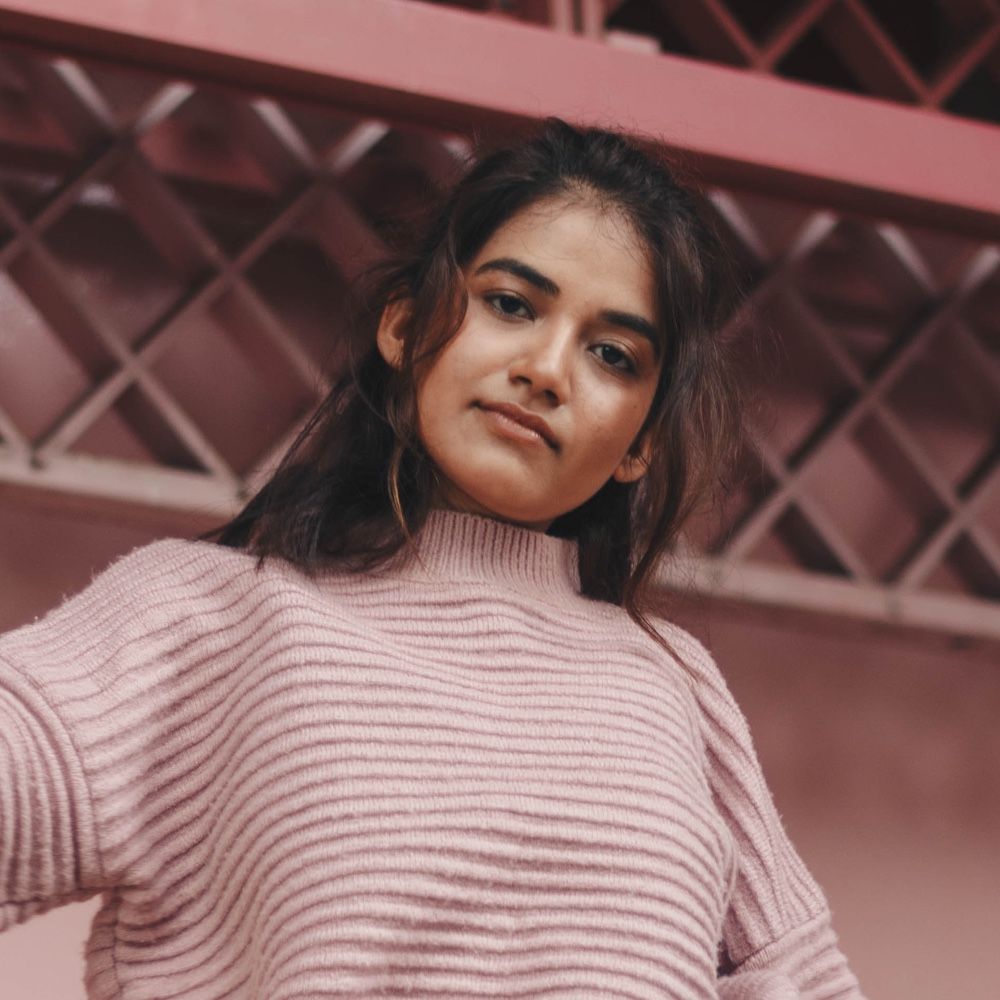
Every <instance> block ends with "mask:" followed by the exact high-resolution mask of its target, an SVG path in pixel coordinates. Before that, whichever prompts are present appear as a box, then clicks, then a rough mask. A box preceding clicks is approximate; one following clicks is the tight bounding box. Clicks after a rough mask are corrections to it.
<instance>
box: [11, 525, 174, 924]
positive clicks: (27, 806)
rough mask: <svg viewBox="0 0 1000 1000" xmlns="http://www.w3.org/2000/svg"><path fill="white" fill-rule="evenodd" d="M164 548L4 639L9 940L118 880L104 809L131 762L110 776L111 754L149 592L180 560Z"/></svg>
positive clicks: (134, 681) (136, 664)
mask: <svg viewBox="0 0 1000 1000" xmlns="http://www.w3.org/2000/svg"><path fill="white" fill-rule="evenodd" d="M165 544H167V543H160V545H159V546H156V547H154V546H149V547H147V548H146V549H144V550H142V549H140V550H136V552H135V553H133V554H131V555H129V556H126V557H125V558H123V559H121V560H119V561H118V562H117V563H115V564H113V565H112V566H111V567H109V568H108V569H106V570H105V571H104V572H103V573H101V574H100V575H99V576H98V577H97V578H96V579H95V580H94V581H93V582H92V583H91V584H90V586H88V587H87V588H85V589H84V590H83V591H81V592H80V593H78V594H76V595H75V596H73V597H71V598H70V599H69V600H67V601H65V602H64V603H63V604H62V605H60V606H59V607H57V608H55V609H53V610H52V611H50V612H49V613H48V614H47V615H46V616H45V617H43V618H41V619H39V620H38V621H36V622H34V623H32V624H30V625H26V626H24V627H23V628H20V629H16V630H14V631H13V632H8V633H6V634H5V635H2V636H0V931H2V930H6V929H7V928H8V927H10V926H11V925H13V924H16V923H20V922H22V921H24V920H27V919H28V918H29V917H31V916H33V915H34V914H37V913H44V912H45V911H47V910H49V909H52V908H53V907H55V906H58V905H60V904H62V903H68V902H72V901H75V900H81V899H85V898H87V897H88V896H92V895H94V894H95V893H97V892H100V891H102V890H104V889H107V888H111V887H112V886H114V885H116V884H118V882H119V878H120V875H121V867H120V865H119V866H118V867H117V868H116V867H115V865H114V864H113V863H112V862H111V861H110V860H109V857H108V856H107V855H108V851H107V850H105V851H104V855H103V856H102V843H101V837H102V835H103V834H102V831H103V829H104V828H103V826H102V824H101V822H100V821H99V818H98V817H99V815H101V807H100V805H99V803H101V801H102V798H101V796H102V793H103V797H104V800H106V799H107V798H108V792H109V789H112V788H114V787H116V786H117V785H119V784H123V783H124V782H125V780H126V776H125V773H124V772H125V771H126V769H127V765H128V762H127V761H126V762H123V761H121V760H116V761H115V762H114V765H113V768H111V769H110V770H109V769H108V768H107V767H106V766H105V758H106V756H107V755H106V753H102V749H101V746H102V744H103V743H104V742H106V740H107V738H108V737H109V736H110V735H112V734H113V727H114V726H115V724H116V720H119V719H122V718H123V717H124V713H123V712H122V711H121V700H122V693H121V692H122V691H124V692H125V693H126V694H127V693H128V692H130V691H131V692H132V693H133V694H134V693H135V690H136V689H137V688H138V686H139V685H140V684H141V679H140V678H141V670H140V668H141V665H142V658H141V654H140V653H139V652H138V650H139V649H140V648H142V645H143V641H144V637H145V636H146V634H147V633H148V621H147V617H148V606H149V594H150V589H151V588H153V589H155V586H156V579H155V578H156V576H157V572H158V571H157V566H158V565H159V564H161V563H166V569H164V570H161V571H159V573H160V575H161V576H163V575H169V571H170V568H171V564H172V562H173V561H175V560H172V559H171V552H172V549H171V548H170V547H169V545H168V544H167V547H166V549H165V550H164V548H163V546H164V545H165ZM164 556H165V557H166V558H164ZM168 624H169V623H168ZM116 692H117V693H116ZM133 721H134V720H133ZM136 766H139V765H138V764H137V765H136ZM102 782H103V784H101V783H102ZM125 812H126V814H128V812H129V810H128V809H126V810H125Z"/></svg>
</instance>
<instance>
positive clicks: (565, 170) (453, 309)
mask: <svg viewBox="0 0 1000 1000" xmlns="http://www.w3.org/2000/svg"><path fill="white" fill-rule="evenodd" d="M565 195H570V196H580V197H583V198H595V199H597V200H598V202H599V204H600V205H601V207H602V208H606V209H609V210H616V211H617V212H619V213H621V215H622V216H623V217H624V218H625V219H627V220H628V221H629V222H630V223H631V225H632V227H633V229H634V231H635V233H636V234H637V236H638V237H639V239H640V241H641V244H642V245H643V246H644V248H645V250H646V252H647V254H648V259H649V263H650V265H651V267H652V270H653V274H654V280H655V307H656V309H655V312H656V315H655V317H654V319H655V323H656V326H657V331H658V334H659V339H660V345H661V357H662V365H661V371H660V377H659V382H658V385H657V388H656V392H655V396H654V399H653V402H652V405H651V407H650V411H649V414H648V416H647V418H646V421H645V423H644V425H643V428H642V430H641V431H640V438H642V437H643V436H646V437H648V443H649V452H648V469H647V471H646V474H645V475H644V476H643V477H642V479H640V480H639V481H638V482H636V483H619V482H617V481H615V480H614V479H611V480H609V481H608V482H607V483H606V484H605V485H604V486H603V487H602V488H601V489H600V490H599V491H598V492H597V493H596V494H595V495H594V496H593V497H591V498H590V499H589V500H587V501H586V502H585V503H583V504H581V505H580V506H579V507H577V508H576V509H574V510H571V511H569V512H568V513H566V514H563V515H562V516H561V517H558V518H557V519H556V520H555V521H554V522H553V523H552V525H551V526H550V528H549V533H550V534H554V535H558V536H560V537H564V538H571V539H575V540H576V542H577V544H578V549H579V569H580V581H581V589H582V592H583V593H584V594H586V595H587V596H590V597H592V598H596V599H599V600H602V601H608V602H611V603H613V604H617V605H620V606H622V607H624V608H625V610H626V611H627V612H628V613H629V615H631V617H632V618H633V619H634V620H635V621H636V622H637V623H638V624H639V625H640V626H641V627H642V628H643V629H644V630H645V631H647V632H648V633H649V634H650V635H653V636H654V637H656V638H658V639H659V636H658V635H657V633H656V632H655V630H654V629H653V628H652V626H651V625H650V623H649V620H648V618H647V617H646V614H647V611H648V609H649V602H648V593H649V585H650V582H651V578H652V575H653V572H654V570H655V567H656V565H657V562H658V560H659V559H660V558H661V557H662V556H663V555H664V554H665V553H667V552H668V551H669V550H670V548H671V546H672V544H673V543H674V541H675V539H676V537H677V533H678V531H679V529H680V527H681V525H682V524H683V522H684V520H685V519H686V517H687V516H688V515H689V514H690V512H691V511H692V509H693V508H694V507H695V506H696V505H697V504H698V503H699V501H701V500H702V499H703V498H705V497H706V496H707V495H711V494H712V493H713V492H714V487H715V486H717V485H718V484H719V482H720V476H721V473H722V471H723V470H724V469H726V468H728V467H729V465H730V462H731V461H732V460H734V459H735V457H736V454H737V451H738V446H739V441H740V430H741V412H742V407H741V400H740V390H739V382H738V380H737V378H736V377H735V372H734V369H733V366H732V364H730V363H729V362H728V360H727V354H728V351H727V345H726V344H725V343H724V342H723V338H722V337H721V336H720V331H721V328H722V325H723V323H724V321H725V319H726V318H727V317H728V315H729V312H730V310H731V308H732V306H733V304H734V302H735V298H734V293H735V292H736V282H735V280H734V277H733V274H734V269H733V266H732V263H731V259H730V258H729V256H728V254H727V253H726V251H725V250H724V247H723V244H722V242H721V240H720V239H719V237H718V235H717V234H716V232H715V230H714V229H713V228H712V227H711V225H710V224H709V223H708V222H707V220H706V217H705V216H704V215H703V212H702V210H701V207H700V205H699V199H698V197H697V196H696V195H695V194H694V193H693V190H692V189H691V188H690V187H688V186H687V185H686V184H684V183H682V182H681V181H680V180H679V179H678V176H677V170H676V168H675V167H674V166H673V165H672V164H671V163H670V161H669V160H668V159H667V157H666V155H665V154H664V153H663V152H662V151H661V150H658V149H657V147H656V146H655V145H653V144H652V143H644V142H641V141H640V140H638V139H635V138H632V137H629V136H627V135H624V134H622V133H619V132H616V131H611V130H607V129H598V128H576V127H573V126H571V125H569V124H567V123H566V122H564V121H561V120H559V119H556V118H550V119H547V120H545V121H544V122H542V123H541V124H540V125H537V126H535V128H534V129H533V131H532V132H531V133H529V134H528V135H526V136H524V137H522V138H521V139H519V140H518V141H516V142H513V143H509V144H507V145H504V146H502V147H501V148H495V149H493V150H491V151H485V152H481V153H480V155H479V156H478V157H476V158H475V159H474V160H473V162H472V165H471V167H470V168H469V169H468V170H467V172H466V173H465V174H464V176H463V177H462V178H461V180H460V181H459V182H458V183H457V184H456V185H455V186H454V187H453V189H452V190H451V191H450V192H448V193H447V194H446V196H445V197H444V198H443V200H442V203H441V204H440V205H439V206H437V207H436V208H435V209H433V210H432V211H431V212H430V213H429V215H428V217H427V219H426V220H425V223H424V225H422V226H421V227H419V228H418V231H417V232H416V235H415V236H414V237H413V238H412V239H411V240H410V243H409V246H408V247H407V248H404V249H403V250H402V251H401V252H398V253H397V254H395V255H394V256H393V257H392V258H391V259H389V260H386V261H383V262H382V263H380V264H379V265H377V266H376V267H374V268H373V269H372V270H371V271H370V272H369V273H368V274H367V275H366V276H365V277H364V278H363V279H362V280H361V281H360V282H359V283H358V285H357V286H356V288H355V289H354V294H353V302H352V305H351V308H350V316H349V323H348V332H347V337H348V351H347V355H348V362H347V364H346V365H345V366H344V367H343V370H342V371H341V373H340V374H339V375H338V376H337V377H336V379H335V381H334V383H333V385H332V388H331V389H330V391H329V393H328V394H327V396H326V398H325V399H324V400H323V402H322V403H321V404H320V406H319V407H318V409H317V410H316V412H315V413H314V414H313V416H312V418H311V419H310V420H309V421H308V423H307V425H306V426H305V427H304V428H303V430H302V432H301V433H300V434H299V436H298V437H297V439H296V440H295V442H294V443H293V444H292V446H291V448H290V449H289V450H288V452H287V453H286V455H285V456H284V458H283V460H282V461H281V463H280V465H279V467H278V468H277V470H276V471H275V473H274V474H273V475H272V476H271V478H270V479H269V480H268V482H267V483H266V484H265V485H264V486H263V487H262V488H261V489H260V491H259V492H258V493H257V494H256V495H255V496H254V497H253V498H252V499H251V500H250V501H249V503H247V505H246V506H245V507H244V508H243V510H241V511H240V512H239V513H238V514H237V515H236V516H235V517H234V518H233V519H232V520H231V521H229V522H228V523H227V524H226V525H224V526H223V527H221V528H219V529H217V530H216V531H214V532H210V533H209V535H208V536H206V537H209V538H214V539H215V540H216V541H218V543H219V544H221V545H226V546H232V547H238V548H243V549H246V550H248V551H250V552H251V553H254V554H256V555H258V556H260V557H261V559H264V558H267V557H268V556H279V557H281V558H283V559H286V560H289V561H290V562H292V563H295V564H297V565H298V566H300V567H301V568H303V569H304V570H306V571H307V572H310V573H311V572H315V571H316V570H317V569H319V568H321V567H323V566H327V565H329V564H331V563H338V564H341V565H345V566H347V567H349V568H350V569H353V570H356V571H364V570H365V569H370V568H373V567H375V566H377V565H379V564H380V563H383V562H384V561H386V560H387V559H389V558H390V557H392V556H393V555H394V554H395V553H396V552H398V551H399V550H400V548H401V547H402V546H403V545H404V544H406V543H407V541H408V540H409V539H411V538H412V536H413V535H415V534H416V533H417V532H419V530H420V528H421V526H422V525H423V523H424V521H425V519H426V518H427V515H428V513H429V511H430V509H431V507H432V505H433V503H434V500H435V496H436V493H437V473H436V470H435V468H434V466H433V463H432V462H431V461H430V459H429V457H428V455H427V453H426V451H425V450H424V448H423V446H422V445H421V442H420V439H419V436H418V433H417V410H416V384H417V373H418V371H419V369H420V367H421V366H422V365H425V364H428V363H431V362H432V361H433V359H434V357H435V356H436V354H437V353H438V352H439V351H440V350H441V349H442V348H443V347H444V345H445V344H447V342H448V341H449V339H450V338H451V337H453V336H454V335H455V333H456V332H457V331H458V329H459V327H460V326H461V324H462V321H463V319H464V316H465V311H466V308H467V304H468V298H467V294H466V290H465V280H464V273H463V269H464V268H465V267H467V266H468V265H469V264H470V263H471V261H472V260H473V259H474V258H475V256H476V254H477V253H478V252H479V251H480V250H481V248H482V247H483V246H484V244H485V243H486V241H487V240H488V239H489V238H490V237H491V236H492V234H493V233H495V232H496V231H497V230H498V228H499V227H501V226H503V225H504V223H505V222H507V221H508V220H509V219H511V218H512V217H513V216H514V215H515V214H517V213H518V212H520V211H521V210H523V209H525V208H527V207H529V206H531V205H533V204H535V203H537V202H540V201H542V200H544V199H549V198H553V197H557V196H565ZM399 300H406V303H407V310H406V319H405V320H404V325H405V330H404V338H403V352H402V360H401V363H400V364H399V366H398V367H392V366H390V365H389V364H387V363H386V361H385V360H384V359H383V358H382V355H381V354H380V352H379V350H378V347H377V344H376V332H377V330H378V325H379V319H380V317H381V315H382V312H383V310H384V309H385V307H386V306H387V305H388V304H389V303H392V302H396V301H399ZM637 440H638V439H637ZM660 641H662V640H660Z"/></svg>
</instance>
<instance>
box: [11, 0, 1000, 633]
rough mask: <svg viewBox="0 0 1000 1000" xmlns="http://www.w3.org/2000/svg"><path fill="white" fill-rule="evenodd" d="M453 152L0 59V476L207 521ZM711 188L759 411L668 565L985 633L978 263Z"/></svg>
mask: <svg viewBox="0 0 1000 1000" xmlns="http://www.w3.org/2000/svg"><path fill="white" fill-rule="evenodd" d="M692 6H694V5H692ZM698 6H700V7H704V8H705V9H708V8H709V7H710V6H711V7H712V8H713V9H715V8H716V7H718V6H719V5H718V4H715V5H708V4H704V5H698ZM819 6H820V5H811V7H817V8H818V7H819ZM829 6H830V5H825V6H824V10H827V8H828V7H829ZM661 7H662V10H663V12H666V11H668V9H669V7H670V5H669V4H666V3H665V4H662V5H661ZM748 30H749V29H748ZM756 30H758V33H759V32H764V31H765V28H764V27H760V28H759V29H756ZM767 30H773V29H767ZM748 37H749V36H748ZM754 37H756V36H754ZM466 149H467V144H466V141H465V140H464V139H463V138H462V137H459V136H454V135H446V134H440V133H436V132H434V131H432V130H429V129H426V128H421V129H416V128H412V127H408V126H406V125H405V123H400V122H387V121H382V120H374V119H369V118H359V117H356V116H352V115H349V114H346V113H344V112H343V111H341V110H338V109H335V108H321V107H316V106H304V105H297V104H293V103H291V102H287V101H285V102H280V101H278V100H275V99H272V98H270V97H261V96H255V95H248V94H241V93H238V92H235V91H233V90H223V89H221V88H220V89H215V88H212V87H210V86H203V85H197V86H196V85H194V84H192V83H189V82H186V81H183V80H175V79H167V78H163V77H159V76H156V75H153V74H145V73H140V72H136V71H125V70H121V69H109V68H108V67H107V66H105V65H103V64H101V65H98V64H90V63H88V62H83V61H73V60H69V59H66V58H61V57H60V58H46V57H41V56H38V55H28V54H26V53H25V52H24V51H21V50H16V49H2V50H0V309H2V311H3V323H2V324H0V480H4V481H6V482H8V483H13V484H18V485H20V486H23V487H31V488H35V489H42V490H46V491H54V492H61V493H66V494H73V495H76V496H80V495H84V496H89V497H93V498H94V502H95V503H97V502H125V503H131V504H135V503H139V504H145V505H152V506H153V507H159V508H162V509H164V510H167V509H170V510H184V511H189V512H194V513H198V514H203V515H208V514H212V515H213V516H218V515H220V514H222V513H225V512H227V511H231V510H233V509H234V508H235V507H236V506H237V505H238V504H239V503H240V502H241V500H242V499H243V498H245V497H246V496H247V495H248V494H249V492H250V491H251V490H252V489H253V488H254V487H255V486H256V485H257V484H258V483H259V482H260V481H261V478H262V477H263V476H264V475H265V474H266V473H267V471H268V470H269V469H270V468H272V467H273V464H274V463H275V461H276V459H277V457H278V456H280V454H281V453H282V452H283V450H284V448H285V447H286V446H287V444H288V443H289V441H290V438H291V436H292V435H293V434H294V433H295V432H296V430H297V429H298V427H299V426H301V423H302V421H303V420H304V419H305V418H306V417H307V416H308V414H309V413H310V412H311V410H312V408H313V407H314V405H315V403H316V401H317V400H318V399H319V398H320V396H321V394H322V392H323V388H324V382H323V377H322V374H321V372H323V371H325V370H328V368H329V364H330V362H331V361H333V360H335V358H336V350H337V345H338V343H339V342H340V340H339V335H340V332H341V329H340V325H339V323H340V320H339V316H340V315H341V312H342V307H343V301H344V296H345V293H346V291H347V289H348V287H349V286H350V283H351V281H352V279H353V278H354V277H355V276H356V274H357V273H358V271H359V270H360V269H361V268H363V267H364V266H365V265H366V264H368V263H369V262H371V261H373V260H375V259H376V258H377V257H378V256H379V255H380V254H381V253H382V252H383V248H384V241H385V239H386V238H387V237H388V236H389V235H390V234H391V232H392V230H391V227H392V226H393V225H395V224H396V223H395V222H394V221H393V220H395V219H397V218H398V216H399V213H400V212H404V213H405V211H406V209H407V207H408V206H412V205H413V204H414V203H415V202H419V201H420V200H422V199H424V198H425V197H426V196H427V194H428V193H429V192H433V191H434V190H436V189H438V188H439V187H440V186H441V185H442V184H444V183H446V182H447V181H448V180H450V179H451V178H452V177H453V176H454V174H455V171H456V168H457V167H458V165H459V164H460V163H461V160H462V158H463V155H464V153H465V151H466ZM708 199H709V203H710V209H711V211H713V212H714V213H715V214H716V215H717V217H718V219H719V221H720V224H721V226H722V228H723V230H724V232H725V233H726V235H727V238H728V239H729V241H730V244H731V248H732V252H733V254H734V256H735V257H736V259H737V260H738V261H739V262H740V265H741V267H742V270H743V273H744V275H745V281H746V284H747V287H748V290H749V296H748V299H747V301H746V303H745V305H744V307H743V308H742V309H741V310H740V312H739V314H738V315H736V316H734V317H733V318H732V320H731V322H730V330H729V335H730V336H733V337H735V338H736V339H737V341H738V343H739V344H741V345H743V346H744V347H745V358H744V362H745V367H746V370H747V371H748V372H750V373H752V374H751V380H752V381H753V382H754V384H755V385H756V386H757V388H758V389H759V390H760V392H759V395H760V397H761V398H762V399H766V400H767V402H768V407H767V409H766V410H762V411H761V412H760V413H759V414H757V416H756V417H755V418H754V420H753V421H752V428H753V430H752V435H751V437H750V438H749V439H748V440H747V442H746V448H745V452H746V461H745V466H746V469H745V472H746V475H745V478H744V481H743V483H742V484H741V486H740V488H739V489H738V490H737V491H736V492H734V493H733V495H732V496H731V498H730V501H729V503H728V505H727V506H726V508H725V509H724V510H723V511H722V512H721V513H719V514H715V515H711V516H710V515H708V514H704V515H702V516H701V517H699V518H697V519H696V520H695V521H693V522H692V524H691V525H690V528H689V530H688V531H687V533H686V535H685V538H684V544H683V546H682V550H681V552H680V553H679V559H678V561H677V576H675V578H684V574H685V573H687V572H689V571H691V567H692V566H693V567H695V568H696V569H697V571H698V573H700V574H701V576H700V583H701V585H702V586H705V587H707V588H708V589H715V590H722V591H725V592H737V590H738V592H739V594H740V596H743V597H748V598H751V599H758V600H774V601H779V602H781V603H787V604H803V603H807V604H810V605H811V606H815V607H822V608H823V609H824V610H840V611H843V612H847V613H850V614H860V615H866V616H868V617H872V616H874V617H881V618H890V619H893V620H900V619H901V620H906V621H912V622H916V623H919V624H923V625H925V626H931V627H935V628H941V629H952V630H958V631H962V632H966V633H980V634H988V635H993V636H998V635H1000V615H998V611H997V604H996V601H997V599H998V598H1000V391H998V390H1000V358H998V354H1000V320H998V315H1000V310H998V306H1000V252H998V250H997V248H996V247H995V246H992V245H988V244H983V243H981V242H978V241H976V240H975V239H973V238H970V237H968V236H967V235H963V234H960V233H955V232H947V231H942V230H931V229H917V228H915V227H909V228H903V227H901V226H900V225H898V224H894V223H892V222H890V221H879V220H874V221H873V220H866V219H862V218H857V217H850V216H846V215H839V214H837V213H835V212H833V211H831V210H829V209H826V208H823V207H820V206H815V207H810V206H804V205H802V204H801V203H793V202H786V201H781V200H779V199H775V198H771V197H764V196H761V195H759V194H749V193H746V192H736V191H732V190H722V189H712V190H710V191H709V192H708ZM734 574H735V575H734ZM740 574H743V575H742V576H741V575H740ZM733 580H737V581H738V580H743V581H744V583H741V584H740V585H739V587H738V588H737V587H736V585H735V584H733V583H732V581H733ZM726 581H729V582H726ZM746 581H749V582H746ZM831 588H832V589H831Z"/></svg>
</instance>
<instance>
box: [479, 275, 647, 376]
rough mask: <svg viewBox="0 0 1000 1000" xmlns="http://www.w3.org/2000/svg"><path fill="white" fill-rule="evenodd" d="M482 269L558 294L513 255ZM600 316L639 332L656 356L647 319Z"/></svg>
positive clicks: (606, 313) (619, 314)
mask: <svg viewBox="0 0 1000 1000" xmlns="http://www.w3.org/2000/svg"><path fill="white" fill-rule="evenodd" d="M484 271H506V272H507V273H508V274H513V275H515V276H516V277H518V278H523V279H524V280H525V281H527V282H528V284H529V285H534V286H535V288H537V289H538V290H539V291H541V292H544V293H545V294H546V295H550V296H552V297H553V298H554V297H555V296H556V295H558V294H559V286H558V285H557V284H556V283H555V282H554V281H553V280H552V279H551V278H548V277H546V276H545V275H544V274H542V273H541V271H536V270H535V269H534V268H533V267H532V266H531V265H530V264H525V263H524V261H520V260H517V259H516V258H515V257H497V258H496V259H495V260H488V261H486V263H485V264H480V265H479V267H477V268H476V271H475V273H476V274H482V273H483V272H484ZM600 317H601V319H602V320H603V321H604V322H605V323H610V324H611V325H612V326H620V327H623V328H624V329H626V330H631V331H632V332H633V333H637V334H639V336H640V337H645V338H646V340H648V341H649V342H650V343H651V344H652V345H653V349H654V350H655V351H656V354H657V356H659V354H660V336H659V334H658V333H657V332H656V327H654V326H653V324H652V323H650V322H649V320H647V319H643V318H642V317H641V316H636V315H635V313H629V312H621V311H620V310H618V309H605V310H603V311H602V312H601V314H600Z"/></svg>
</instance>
